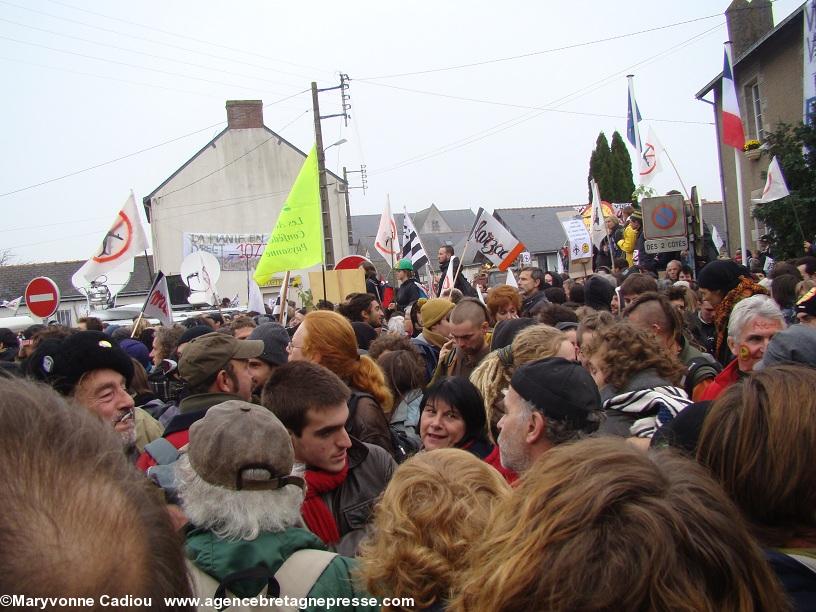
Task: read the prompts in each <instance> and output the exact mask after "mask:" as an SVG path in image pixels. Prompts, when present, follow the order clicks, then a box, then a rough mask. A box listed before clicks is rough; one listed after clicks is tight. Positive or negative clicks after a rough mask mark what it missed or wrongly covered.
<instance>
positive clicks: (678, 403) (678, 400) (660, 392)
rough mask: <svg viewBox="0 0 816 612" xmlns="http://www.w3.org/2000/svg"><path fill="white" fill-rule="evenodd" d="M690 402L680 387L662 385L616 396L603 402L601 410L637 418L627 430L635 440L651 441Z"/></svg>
mask: <svg viewBox="0 0 816 612" xmlns="http://www.w3.org/2000/svg"><path fill="white" fill-rule="evenodd" d="M692 403H693V402H692V401H691V400H690V399H689V398H688V396H687V395H686V392H685V391H684V390H683V389H680V388H679V387H673V386H671V385H665V386H660V387H654V388H652V389H640V390H638V391H629V392H627V393H622V394H620V395H616V396H615V397H613V398H611V399H608V400H606V401H605V402H604V404H603V408H604V410H617V411H619V412H625V413H628V414H630V415H632V416H635V417H639V418H637V419H636V420H635V422H634V423H633V424H632V426H631V427H630V428H629V432H630V433H631V434H632V435H633V436H635V437H637V438H651V437H652V436H653V435H654V433H655V432H656V431H657V430H658V429H660V428H661V427H663V426H664V425H665V424H666V423H668V422H670V421H672V420H673V419H674V417H675V416H677V414H678V413H679V412H680V411H681V410H683V408H685V407H686V406H688V405H689V404H692Z"/></svg>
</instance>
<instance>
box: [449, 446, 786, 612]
mask: <svg viewBox="0 0 816 612" xmlns="http://www.w3.org/2000/svg"><path fill="white" fill-rule="evenodd" d="M434 452H437V451H434ZM519 483H520V484H519V486H518V487H517V488H515V489H514V490H513V492H512V494H511V495H510V496H509V497H507V498H505V499H504V500H503V501H502V502H500V503H499V504H497V506H496V507H495V508H494V511H493V517H492V520H491V521H490V523H489V526H488V528H487V530H486V533H485V534H484V535H483V537H481V538H479V541H478V543H477V544H476V546H474V547H473V548H472V549H471V550H470V552H469V553H468V556H467V557H466V559H465V562H466V565H467V566H468V567H469V569H468V570H467V571H465V572H463V573H462V574H460V575H459V579H458V582H457V584H455V585H454V590H455V591H456V592H457V596H456V598H455V599H454V600H453V601H452V602H451V603H450V605H449V606H448V608H447V609H448V610H451V611H452V612H462V611H470V610H491V611H492V612H511V611H516V610H549V611H551V612H558V611H567V610H678V611H680V610H682V611H687V612H691V611H695V612H697V611H710V612H714V611H715V610H743V611H748V610H787V609H789V604H788V603H787V601H786V597H785V595H784V593H783V592H782V589H781V586H780V584H779V583H778V581H777V580H776V577H775V576H774V575H773V573H772V571H771V569H770V566H769V565H768V564H767V562H766V561H765V559H764V556H763V554H762V551H761V549H760V548H759V546H758V545H757V544H756V542H755V541H754V539H753V538H752V537H751V535H750V533H749V532H748V529H747V528H746V526H745V524H744V522H743V521H742V520H740V518H739V513H738V512H737V510H736V508H735V507H734V505H733V503H732V502H731V501H730V500H729V499H728V497H727V495H726V494H725V493H724V492H723V490H722V489H721V488H720V487H719V486H718V485H717V483H715V482H714V481H713V480H712V479H711V478H710V477H709V476H708V474H706V473H705V469H704V468H702V467H701V466H700V465H698V464H696V463H695V462H693V461H691V460H689V459H685V458H682V457H680V456H677V455H674V454H672V453H671V452H670V451H658V452H655V453H650V454H646V453H643V452H641V451H639V450H637V449H635V448H633V447H631V446H629V445H627V444H626V443H625V442H624V441H623V440H615V439H612V438H596V439H589V440H583V441H580V442H576V443H574V444H562V445H560V446H556V447H555V448H554V449H552V450H550V451H548V452H546V453H545V454H544V455H543V456H542V457H541V458H540V459H539V460H538V461H537V462H536V463H535V464H534V465H533V467H532V468H531V469H530V470H528V472H527V473H526V474H525V476H524V478H522V479H521V480H520V481H519ZM638 559H643V560H645V561H644V563H643V564H638V562H637V560H638ZM588 585H591V587H590V588H588Z"/></svg>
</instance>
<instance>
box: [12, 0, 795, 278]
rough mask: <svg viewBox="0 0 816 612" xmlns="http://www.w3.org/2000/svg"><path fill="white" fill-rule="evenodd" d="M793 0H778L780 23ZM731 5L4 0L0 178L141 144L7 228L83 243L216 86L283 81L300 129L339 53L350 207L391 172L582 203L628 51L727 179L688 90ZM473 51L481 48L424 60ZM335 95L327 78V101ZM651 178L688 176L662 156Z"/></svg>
mask: <svg viewBox="0 0 816 612" xmlns="http://www.w3.org/2000/svg"><path fill="white" fill-rule="evenodd" d="M800 4H801V3H800V2H798V1H795V0H776V2H775V3H774V18H775V23H778V22H779V21H780V20H781V19H783V18H784V17H786V16H787V15H788V14H789V13H790V12H792V11H793V10H794V9H795V8H796V7H797V6H799V5H800ZM727 5H728V2H726V1H724V0H723V1H719V0H718V1H711V0H687V1H685V2H665V1H657V2H643V1H639V0H628V1H627V0H624V1H619V2H600V1H594V2H589V1H577V2H567V3H553V2H540V1H538V2H533V1H531V0H527V1H524V2H515V3H513V2H510V3H505V4H503V5H500V4H497V3H496V2H486V1H484V0H469V1H468V2H464V1H461V0H455V1H450V2H441V1H436V2H427V1H420V2H415V3H399V4H397V3H393V2H381V1H379V2H373V1H354V0H352V1H350V2H342V3H341V2H291V1H290V2H279V1H273V0H268V1H261V0H253V1H240V0H239V1H236V2H231V3H226V2H214V1H209V0H196V1H191V0H185V1H175V2H166V1H165V2H160V1H157V0H142V1H141V2H128V3H124V2H102V1H101V0H99V1H97V0H85V1H83V0H66V1H65V2H63V1H62V0H0V71H2V72H1V73H0V74H1V75H2V82H3V85H4V87H3V90H4V95H3V96H2V97H0V113H1V116H2V117H3V123H4V129H3V134H4V138H3V147H2V152H1V153H0V167H2V172H0V194H7V193H9V192H14V191H17V190H20V189H24V188H26V187H29V186H31V185H35V184H37V183H41V182H44V181H49V180H50V179H54V178H56V177H61V176H63V175H67V174H70V173H74V172H77V171H80V170H84V169H86V168H90V167H92V166H96V165H98V164H104V163H105V162H108V161H111V160H114V159H117V158H121V157H124V156H128V155H129V154H132V153H135V152H137V151H142V150H144V149H150V150H148V151H145V152H143V153H139V154H137V155H132V156H130V157H126V158H124V159H121V160H120V161H116V162H114V163H110V164H106V165H102V166H100V167H98V168H96V169H93V170H89V171H87V172H81V173H78V174H75V175H74V176H70V177H68V178H65V179H62V180H56V181H53V182H48V183H47V184H45V185H42V186H39V187H35V188H31V189H24V190H22V191H18V192H17V193H10V194H8V195H3V196H0V210H2V216H3V219H4V223H3V224H2V225H0V248H10V249H11V250H12V251H13V252H14V253H15V255H16V256H17V260H18V261H28V262H34V261H54V260H65V259H86V258H88V257H89V256H90V255H91V253H92V251H93V250H94V248H95V247H96V246H97V245H98V243H99V241H100V240H101V238H102V236H103V235H104V232H105V230H106V229H107V227H108V226H109V224H110V222H111V221H112V219H113V217H114V215H115V214H116V212H117V211H118V209H119V208H120V207H121V205H122V204H123V203H124V201H125V199H126V198H127V196H128V194H129V191H130V190H131V189H133V191H134V192H135V194H136V198H137V201H138V202H141V198H142V197H143V196H144V195H146V194H148V193H150V192H151V191H152V190H153V189H154V188H155V187H157V186H158V185H159V184H160V183H161V182H162V181H163V180H164V179H165V178H167V177H168V176H169V175H170V174H171V173H172V172H173V171H175V170H176V169H177V168H178V167H179V166H180V165H181V164H183V163H184V162H185V161H186V160H187V159H189V158H190V157H191V156H192V155H193V154H194V153H195V152H196V151H197V150H198V149H199V148H200V147H202V146H203V145H204V144H206V143H207V142H208V141H209V140H210V139H211V138H212V137H213V136H214V135H215V134H216V133H218V131H220V130H221V129H223V127H224V126H225V124H226V114H225V110H224V103H225V101H226V100H228V99H262V100H263V101H264V103H265V104H270V103H273V102H275V101H277V100H281V99H284V98H288V99H285V100H284V101H282V102H279V103H277V104H270V105H269V106H267V107H266V108H265V111H264V112H265V123H266V125H267V126H268V127H269V128H271V129H272V130H275V131H276V132H278V133H279V134H281V135H282V136H284V137H285V138H287V139H288V140H289V141H290V142H292V143H293V144H295V145H296V146H298V147H300V148H301V149H303V150H308V149H309V147H310V146H311V144H312V142H313V126H312V117H311V98H310V95H309V94H308V93H302V94H299V95H295V94H298V92H301V91H303V90H306V89H308V88H309V84H310V82H311V81H313V80H317V81H318V82H319V83H320V85H321V86H331V85H333V84H336V83H337V73H338V72H339V71H342V72H345V73H347V74H348V75H349V76H350V77H351V79H352V82H351V89H350V92H349V93H350V94H351V104H352V110H351V114H352V121H351V123H350V124H349V126H348V128H345V127H343V122H342V120H340V119H329V120H325V121H324V141H325V144H326V145H328V144H330V143H331V142H334V141H336V140H338V139H340V138H346V139H348V142H347V143H346V144H344V145H341V146H338V147H334V148H333V149H331V150H330V151H329V152H328V153H327V165H328V167H329V168H330V169H332V170H335V171H337V170H339V169H340V168H341V167H342V166H343V165H345V166H347V167H348V168H349V169H354V168H358V167H359V165H360V164H361V163H364V164H366V165H367V167H368V174H369V176H368V181H369V183H368V185H369V189H368V192H367V193H366V194H365V195H363V194H362V192H361V191H353V192H352V199H351V207H352V214H362V213H377V212H379V211H380V210H381V209H382V205H383V203H384V202H385V198H386V194H389V193H390V195H391V203H392V207H393V208H394V209H395V210H398V211H399V210H402V208H403V207H407V209H408V211H409V212H411V211H416V210H420V209H422V208H425V207H426V206H428V205H429V204H430V203H432V202H433V203H435V204H436V205H437V206H438V207H440V208H442V209H446V208H463V207H471V208H473V209H474V210H475V209H476V208H477V207H479V206H484V207H486V208H487V209H489V210H492V209H493V208H505V207H517V206H534V205H545V204H583V203H585V202H586V195H587V188H586V176H587V168H588V160H589V155H590V152H591V150H592V148H593V146H594V144H595V139H596V137H597V135H598V132H600V131H601V130H603V131H605V132H606V133H607V136H609V137H610V138H611V134H612V132H613V131H614V130H619V131H620V132H621V133H622V134H624V135H625V127H626V125H625V124H626V120H625V114H626V88H627V85H626V78H625V75H626V74H628V73H630V72H631V73H634V74H635V75H636V80H635V88H636V93H637V99H638V105H639V106H640V109H641V113H642V115H643V118H644V122H643V123H642V124H641V129H642V130H646V128H647V126H648V125H649V124H651V125H653V126H654V128H655V130H656V132H657V135H658V137H659V138H660V139H661V140H662V142H663V144H664V145H665V147H666V148H667V149H668V150H669V152H670V154H671V156H672V157H673V159H674V161H675V163H676V165H677V167H678V170H679V171H680V173H681V175H682V176H683V180H684V182H685V183H686V185H687V186H688V187H690V186H691V185H693V184H696V185H698V186H699V189H700V193H701V195H702V197H704V198H707V199H709V200H718V199H720V198H721V192H720V181H719V176H718V166H717V163H716V147H715V135H714V126H713V116H712V111H711V107H710V106H709V105H707V104H704V103H701V102H699V101H696V100H695V99H694V93H695V92H696V91H698V90H699V89H700V88H701V87H702V86H703V85H705V84H706V83H707V82H708V81H709V80H710V79H711V78H713V77H714V76H715V75H716V74H718V73H719V71H720V70H721V68H722V43H723V41H724V40H726V38H727V34H726V29H725V18H724V16H722V12H723V11H724V10H725V8H726V6H727ZM681 22H689V23H684V24H681V25H674V26H672V24H678V23H681ZM662 26H672V27H664V28H662V29H660V30H656V31H652V32H647V33H641V34H635V35H631V36H624V37H621V38H617V39H615V40H607V41H605V42H597V43H594V44H581V43H591V42H592V41H598V40H600V39H607V38H611V37H618V36H621V35H626V34H631V33H635V32H639V31H642V30H649V29H652V28H660V27H662ZM564 47H571V48H564ZM520 55H526V56H525V57H521V58H517V59H508V60H507V61H497V62H491V61H490V60H496V59H501V58H508V57H515V56H520ZM486 62H487V63H486ZM465 64H478V65H471V66H467V67H459V68H454V69H450V70H437V69H441V68H451V67H458V66H462V65H465ZM407 73H418V74H407ZM423 92H424V93H423ZM339 105H340V100H339V94H338V93H337V92H328V93H324V94H321V111H322V113H323V114H327V113H332V112H338V111H339ZM529 107H539V108H546V109H548V110H544V111H542V110H531V109H530V108H529ZM173 139H177V140H175V142H170V143H169V144H163V143H167V142H168V141H171V140H173ZM157 145H161V146H157ZM151 147H155V148H151ZM653 186H654V187H655V188H656V189H657V190H658V191H661V192H663V191H667V190H669V189H673V188H679V184H678V182H677V179H676V177H675V176H674V175H673V174H672V173H669V172H664V173H663V174H661V175H659V176H658V177H656V179H655V181H654V184H653ZM189 223H190V227H189V230H190V231H195V230H196V227H195V221H194V219H191V220H190V222H189ZM255 229H256V231H260V232H266V231H269V230H270V229H271V228H255Z"/></svg>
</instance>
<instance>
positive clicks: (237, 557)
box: [185, 527, 379, 611]
mask: <svg viewBox="0 0 816 612" xmlns="http://www.w3.org/2000/svg"><path fill="white" fill-rule="evenodd" d="M185 548H186V553H187V558H188V559H190V560H191V561H192V562H193V563H194V564H195V565H196V567H198V568H199V569H201V570H202V571H204V572H205V573H207V574H209V575H210V576H212V577H213V578H214V579H215V580H217V581H218V582H221V580H223V578H224V577H225V576H228V575H229V574H231V573H233V572H237V571H240V570H244V569H249V568H252V567H255V566H257V565H260V564H261V563H265V564H266V566H267V567H268V568H269V569H270V570H271V572H272V573H275V572H276V571H278V568H280V566H281V565H282V564H283V562H284V561H285V560H286V559H287V558H288V557H289V556H290V555H292V554H293V553H295V552H297V551H299V550H302V549H316V550H326V546H325V545H324V544H323V542H322V541H321V540H320V539H319V538H318V537H317V536H315V535H314V534H312V533H311V532H310V531H307V530H306V529H299V528H295V527H290V528H289V529H287V530H286V531H283V532H281V533H270V532H266V533H262V534H261V535H259V536H258V537H257V538H256V539H254V540H238V541H230V540H222V539H221V538H219V537H218V536H216V535H215V534H213V533H212V532H210V531H206V530H203V529H192V530H190V531H189V532H188V533H187V542H186V545H185ZM355 568H356V561H355V560H354V559H350V558H348V557H341V556H339V555H338V556H337V557H335V558H334V559H333V560H332V561H331V563H329V565H328V567H327V568H326V569H325V570H324V571H323V574H321V576H320V578H318V580H317V582H316V583H315V585H314V586H313V587H312V589H311V591H309V597H314V598H320V597H323V598H328V597H335V598H344V597H347V598H355V597H356V598H358V599H359V598H368V599H371V596H370V595H368V594H367V593H366V592H365V591H362V590H360V589H358V588H356V586H355V584H354V583H353V582H352V578H351V573H352V572H353V571H354V569H355ZM264 586H265V583H261V582H257V581H251V580H248V581H245V582H244V583H241V584H235V585H233V586H232V587H231V588H230V590H231V591H232V592H233V593H234V594H235V595H236V596H238V597H253V596H255V595H257V594H258V593H260V592H261V590H262V589H263V587H264ZM198 595H200V596H201V595H203V594H198ZM210 595H211V594H208V595H203V596H210ZM305 609H306V610H318V609H320V608H305ZM378 609H379V608H378V607H376V606H375V607H361V606H359V607H354V606H348V607H334V608H332V610H348V611H354V610H378Z"/></svg>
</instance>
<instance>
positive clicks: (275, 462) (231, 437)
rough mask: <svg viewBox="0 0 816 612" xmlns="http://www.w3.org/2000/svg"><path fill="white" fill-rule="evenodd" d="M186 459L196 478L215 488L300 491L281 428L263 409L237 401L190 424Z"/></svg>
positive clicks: (219, 406) (289, 442) (299, 480)
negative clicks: (292, 486)
mask: <svg viewBox="0 0 816 612" xmlns="http://www.w3.org/2000/svg"><path fill="white" fill-rule="evenodd" d="M187 456H188V457H189V459H190V465H191V466H192V467H193V469H194V470H195V472H196V474H198V475H199V476H200V477H201V478H202V480H204V481H205V482H208V483H210V484H211V485H214V486H216V487H223V488H224V489H231V490H234V491H270V490H274V489H280V488H281V487H284V486H286V485H289V484H291V485H296V486H299V487H301V488H302V487H304V481H303V479H302V478H299V477H298V476H292V475H291V473H292V465H293V464H294V461H295V452H294V450H293V449H292V440H291V438H290V437H289V432H288V431H287V430H286V427H284V426H283V423H281V422H280V421H279V420H278V418H277V417H276V416H275V415H274V414H272V413H271V412H270V411H269V410H267V409H266V408H263V407H262V406H256V405H255V404H250V403H247V402H242V401H240V400H229V401H226V402H223V403H221V404H217V405H215V406H213V407H212V408H210V409H209V410H207V414H205V415H204V417H203V418H201V419H199V420H198V421H196V422H195V423H193V424H192V426H191V427H190V442H189V444H188V446H187ZM259 474H260V476H259Z"/></svg>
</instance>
